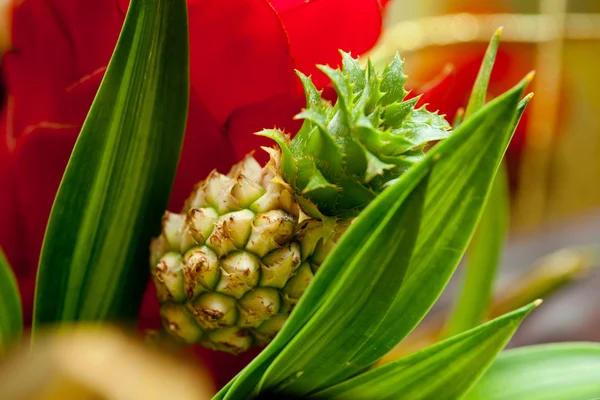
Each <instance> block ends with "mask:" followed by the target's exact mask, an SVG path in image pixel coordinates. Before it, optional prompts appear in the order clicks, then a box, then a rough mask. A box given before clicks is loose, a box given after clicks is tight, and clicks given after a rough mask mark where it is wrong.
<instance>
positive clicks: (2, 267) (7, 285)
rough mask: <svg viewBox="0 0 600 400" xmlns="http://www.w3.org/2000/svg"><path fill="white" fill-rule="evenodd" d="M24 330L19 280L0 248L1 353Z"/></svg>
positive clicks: (17, 339) (17, 338)
mask: <svg viewBox="0 0 600 400" xmlns="http://www.w3.org/2000/svg"><path fill="white" fill-rule="evenodd" d="M22 332H23V312H22V310H21V297H20V296H19V289H18V288H17V281H16V280H15V276H14V275H13V273H12V270H11V269H10V265H8V261H7V260H6V258H5V257H4V253H3V252H2V249H0V354H2V352H3V351H4V349H5V348H6V347H7V346H9V345H11V344H13V343H15V342H18V341H19V339H20V338H21V334H22Z"/></svg>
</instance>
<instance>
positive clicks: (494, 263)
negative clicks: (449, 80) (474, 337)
mask: <svg viewBox="0 0 600 400" xmlns="http://www.w3.org/2000/svg"><path fill="white" fill-rule="evenodd" d="M501 33H502V29H498V30H497V31H496V33H495V34H494V36H493V37H492V40H491V41H490V44H489V46H488V48H487V51H486V53H485V56H484V58H483V62H482V63H481V67H480V69H479V73H478V75H477V79H476V81H475V84H474V86H473V90H472V92H471V97H470V98H469V105H468V107H467V111H466V113H465V116H464V117H465V118H468V117H469V116H470V115H471V114H472V113H474V112H476V111H478V110H480V109H481V108H482V107H483V105H484V103H485V97H486V94H487V88H488V84H489V81H490V77H491V75H492V68H493V66H494V61H495V59H496V54H497V52H498V45H499V43H500V34H501ZM508 213H509V210H508V181H507V176H506V172H505V170H504V166H500V169H499V173H498V174H497V175H496V177H495V179H494V184H493V186H492V191H491V192H490V195H489V198H488V200H487V202H486V204H485V207H484V210H483V214H482V216H481V220H480V221H479V225H478V227H477V230H476V231H475V234H474V235H473V239H471V243H470V246H469V256H468V262H467V266H466V270H465V279H464V284H463V286H462V290H461V291H459V292H458V293H459V294H458V298H457V303H456V307H455V309H454V310H453V312H452V314H451V315H450V318H449V319H448V324H447V326H446V329H445V331H446V332H445V333H446V336H452V335H455V334H458V333H460V332H463V331H466V330H467V329H471V328H473V327H474V326H477V325H478V324H479V323H480V322H481V321H482V320H483V318H484V316H485V313H486V311H487V308H488V305H489V301H490V297H491V294H492V290H493V284H494V278H495V276H496V270H497V269H498V264H499V261H500V253H501V250H502V247H503V245H504V237H505V235H506V231H507V229H508Z"/></svg>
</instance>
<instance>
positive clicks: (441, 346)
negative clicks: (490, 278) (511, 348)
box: [315, 302, 538, 400]
mask: <svg viewBox="0 0 600 400" xmlns="http://www.w3.org/2000/svg"><path fill="white" fill-rule="evenodd" d="M537 304H538V303H537V302H536V303H532V304H530V305H528V306H526V307H523V308H521V309H519V310H516V311H513V312H511V313H509V314H506V315H504V316H502V317H500V318H497V319H495V320H493V321H491V322H488V323H487V324H484V325H481V326H479V327H477V328H475V329H472V330H470V331H468V332H464V333H463V334H461V335H458V336H455V337H452V338H450V339H447V340H445V341H443V342H440V343H438V344H436V345H434V346H431V347H428V348H426V349H424V350H421V351H419V352H417V353H414V354H411V355H408V356H406V357H404V358H401V359H399V360H398V361H394V362H392V363H390V364H387V365H385V366H382V367H379V368H377V369H374V370H371V371H369V372H366V373H364V374H362V375H358V376H357V377H355V378H352V379H349V380H348V381H346V382H343V383H341V384H339V385H336V386H333V387H331V388H329V389H326V390H324V391H322V392H320V393H317V394H316V395H315V397H316V398H326V399H329V400H335V399H340V400H341V399H354V400H362V399H365V400H366V399H378V400H386V399H389V400H396V399H398V400H400V399H410V400H419V399H436V400H443V399H457V398H459V397H460V396H461V395H463V394H464V393H465V392H466V391H467V390H468V389H469V388H470V387H471V386H472V385H473V384H474V383H475V382H476V381H477V379H479V377H480V376H481V375H482V374H483V373H484V372H485V370H486V369H487V368H488V367H489V365H490V364H491V363H492V361H493V360H494V358H495V357H496V355H497V354H498V353H499V352H500V350H502V348H503V347H504V346H505V345H506V342H508V340H509V339H510V338H511V336H512V335H513V334H514V332H515V330H516V329H517V327H518V326H519V324H520V323H521V321H522V320H523V318H525V316H526V315H527V314H529V312H530V311H531V310H532V309H533V308H534V307H535V306H536V305H537Z"/></svg>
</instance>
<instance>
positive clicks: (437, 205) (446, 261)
mask: <svg viewBox="0 0 600 400" xmlns="http://www.w3.org/2000/svg"><path fill="white" fill-rule="evenodd" d="M529 80H530V77H529V76H528V77H527V78H525V79H524V80H523V81H522V82H521V83H519V84H518V85H517V86H516V87H515V88H513V89H512V90H510V91H509V92H507V93H505V94H504V95H502V96H501V97H499V98H498V99H496V100H494V101H492V102H490V103H489V104H488V105H486V107H484V108H483V109H482V110H481V111H479V112H477V113H476V114H475V115H473V116H472V117H471V118H469V120H467V121H465V122H464V123H463V124H462V125H461V126H460V127H459V128H458V129H457V130H456V132H455V133H454V134H453V135H452V136H451V137H450V138H448V139H446V141H445V142H442V143H441V144H440V145H439V146H437V147H436V148H434V149H433V150H432V151H430V152H429V154H428V156H432V157H439V160H438V161H437V162H436V164H435V165H434V167H433V170H432V172H431V177H430V180H429V187H428V191H427V196H426V199H425V208H424V211H423V217H422V219H421V228H420V230H419V237H418V238H417V245H416V247H415V251H414V255H413V257H412V259H411V262H410V266H409V269H408V272H407V276H406V277H405V279H404V282H403V284H402V288H401V289H400V292H399V293H398V295H397V297H396V301H395V302H394V304H393V306H392V308H391V309H390V311H389V313H388V315H387V317H386V320H384V321H383V322H382V324H381V326H380V331H379V332H377V333H376V334H374V335H373V336H372V339H371V340H370V341H369V342H367V343H366V344H365V345H364V346H363V348H362V349H361V351H360V352H359V353H357V354H356V356H355V357H354V358H353V359H352V360H351V362H352V363H353V364H355V365H356V366H357V368H356V369H355V370H354V371H353V368H349V369H348V373H349V374H350V375H352V374H353V372H356V371H358V368H359V367H360V366H367V365H370V364H372V363H373V362H375V361H376V360H378V359H379V358H380V357H382V356H383V355H384V354H386V353H387V352H389V351H390V350H391V349H392V348H393V347H395V346H396V345H397V344H398V343H399V342H400V341H401V340H402V339H403V338H404V337H406V335H408V334H409V333H410V332H411V331H412V330H413V329H414V327H415V326H416V325H417V324H418V323H419V321H421V319H422V318H423V317H424V316H425V314H426V313H427V312H428V311H429V309H430V308H431V307H432V306H433V304H434V303H435V301H436V299H437V298H438V297H439V295H440V294H441V292H442V290H443V289H444V287H445V286H446V284H447V283H448V280H449V279H450V277H451V276H452V273H453V272H454V270H455V269H456V266H457V265H458V263H459V261H460V259H461V257H462V256H463V254H464V252H465V250H466V247H467V245H468V243H469V241H470V239H471V236H472V234H473V231H474V229H475V226H476V225H477V222H478V220H479V217H480V215H481V212H482V209H483V205H484V204H485V199H486V197H487V195H488V193H489V191H490V189H491V184H492V180H493V177H494V175H495V173H496V170H497V168H498V166H499V164H500V161H501V159H502V156H503V154H504V151H505V150H506V148H507V146H508V143H509V141H510V138H511V136H512V133H513V127H514V124H515V123H516V122H515V121H516V119H517V118H518V117H519V116H520V114H521V110H520V107H521V105H522V104H523V103H522V102H521V101H520V98H521V96H522V94H523V91H524V89H525V87H526V85H527V84H528V83H529ZM350 375H348V376H350Z"/></svg>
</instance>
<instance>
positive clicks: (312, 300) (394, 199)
mask: <svg viewBox="0 0 600 400" xmlns="http://www.w3.org/2000/svg"><path fill="white" fill-rule="evenodd" d="M431 164H432V159H431V158H429V159H426V160H424V161H423V162H422V163H420V164H419V165H418V166H416V167H415V168H413V169H411V170H410V171H409V172H407V173H406V174H405V175H403V177H402V178H401V179H400V180H399V181H398V182H397V183H396V184H394V185H393V186H392V187H390V188H389V189H388V190H386V191H385V192H384V193H382V194H381V195H380V196H378V197H377V198H376V199H375V200H374V201H373V202H372V203H371V204H370V205H369V206H368V207H367V208H366V209H365V210H364V211H363V212H362V213H361V214H360V216H359V217H358V218H357V219H356V220H355V221H354V223H353V224H352V225H351V226H350V228H349V229H348V231H347V232H346V233H345V234H344V235H343V237H342V239H341V240H340V241H339V242H338V244H337V245H336V247H335V248H334V250H333V251H332V253H331V254H330V256H328V257H327V259H326V260H325V262H324V263H323V265H321V267H320V268H319V273H318V274H316V276H315V279H314V280H313V281H312V282H311V284H310V286H309V287H308V290H307V291H306V293H304V295H303V296H302V298H301V299H300V301H299V303H298V304H297V305H296V307H295V308H294V311H293V312H292V314H291V315H290V318H289V319H288V321H287V322H286V324H285V325H284V326H283V329H282V330H281V332H279V333H278V334H277V336H276V337H275V339H274V340H273V341H272V342H271V343H270V344H269V346H268V347H267V348H266V349H265V350H264V351H263V352H262V353H260V354H259V355H258V357H256V358H255V359H254V361H253V362H252V363H251V364H250V365H249V366H248V367H246V368H245V369H244V370H243V371H242V372H241V373H240V374H239V375H238V377H236V379H235V382H234V383H233V384H232V385H231V388H230V389H229V390H224V391H222V392H220V393H219V394H218V396H217V397H215V398H226V399H244V398H247V396H248V394H249V393H250V392H251V391H252V390H253V389H254V387H255V386H256V385H257V384H258V382H259V380H260V379H261V378H262V377H263V374H264V372H265V371H266V370H267V368H268V367H269V365H270V364H271V363H272V362H273V360H274V359H275V357H276V356H277V355H278V354H279V353H280V352H281V351H282V350H283V349H284V348H285V347H286V345H287V344H288V343H289V342H290V341H291V340H292V339H293V338H294V336H295V334H296V333H297V332H298V331H299V330H300V329H302V327H304V326H305V325H306V324H307V322H308V321H309V319H310V318H311V316H312V315H313V314H315V313H316V312H317V310H319V307H320V306H321V305H322V303H323V301H324V298H325V297H327V296H328V293H329V292H330V290H332V289H333V288H334V287H336V283H337V282H338V281H339V280H340V279H349V278H351V277H350V276H347V277H346V278H343V277H344V272H345V266H347V265H350V264H351V263H352V260H353V259H354V258H355V257H357V256H358V255H359V254H361V253H362V252H363V251H364V249H363V248H362V246H363V245H364V243H363V242H364V238H365V237H371V236H373V235H374V234H375V233H376V232H378V229H379V225H380V224H381V223H383V222H384V221H386V220H387V219H389V218H390V217H391V216H390V213H391V212H390V210H395V212H396V213H397V215H396V216H400V215H403V213H402V212H401V211H403V210H404V209H401V208H400V206H401V205H402V202H403V201H404V200H405V199H406V198H407V197H408V195H409V194H410V192H411V191H412V189H414V188H415V187H416V186H417V185H418V184H419V182H421V181H422V180H423V179H424V178H425V176H426V175H427V172H428V171H429V169H430V167H431ZM392 214H393V213H392ZM378 240H381V237H380V238H378ZM371 243H372V242H371ZM380 273H381V272H380ZM355 284H356V283H355ZM362 286H364V283H363V284H362V285H361V287H362ZM337 288H338V289H339V290H341V289H342V288H340V285H339V284H337ZM329 297H332V296H329ZM225 392H227V393H226V394H225Z"/></svg>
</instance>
